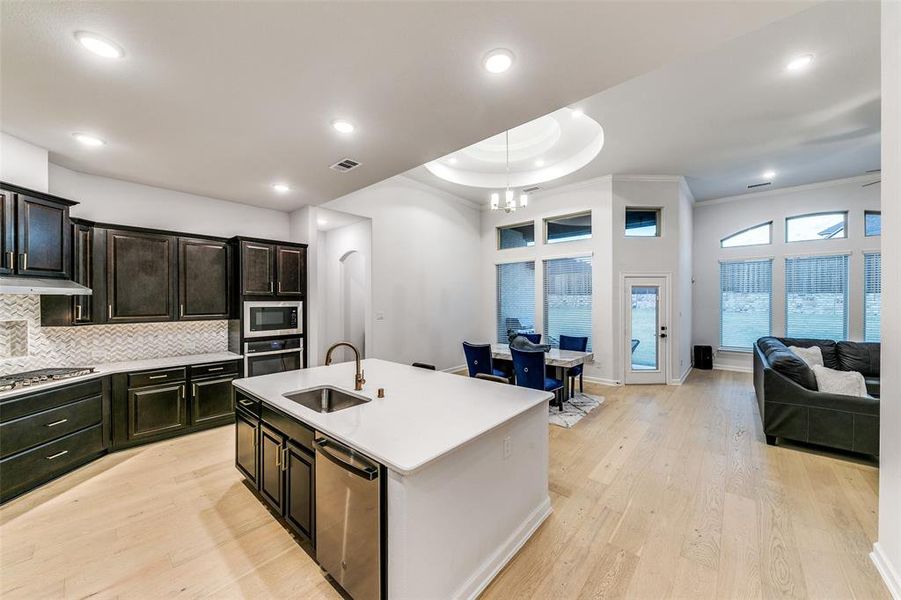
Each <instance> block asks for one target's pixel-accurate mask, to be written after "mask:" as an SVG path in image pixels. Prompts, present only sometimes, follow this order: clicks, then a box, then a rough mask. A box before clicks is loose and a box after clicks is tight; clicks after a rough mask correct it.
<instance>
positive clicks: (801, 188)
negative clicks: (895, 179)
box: [695, 173, 878, 207]
mask: <svg viewBox="0 0 901 600" xmlns="http://www.w3.org/2000/svg"><path fill="white" fill-rule="evenodd" d="M874 175H878V174H876V173H867V174H865V175H855V176H854V177H843V178H842V179H828V180H826V181H818V182H815V183H805V184H803V185H793V186H788V187H783V188H774V189H771V190H764V191H761V192H748V193H747V194H738V195H737V196H724V197H723V198H713V199H711V200H696V201H695V207H700V206H712V205H716V204H726V203H729V202H735V201H736V200H751V199H754V198H768V197H770V196H779V195H782V194H794V193H796V192H807V191H811V190H821V189H824V188H831V187H837V186H840V185H847V184H851V183H862V182H867V181H869V180H871V179H872V178H873V176H874Z"/></svg>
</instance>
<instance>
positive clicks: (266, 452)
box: [258, 423, 284, 514]
mask: <svg viewBox="0 0 901 600" xmlns="http://www.w3.org/2000/svg"><path fill="white" fill-rule="evenodd" d="M283 441H284V436H283V435H282V434H281V433H279V432H278V431H275V430H274V429H272V428H270V427H267V426H266V424H265V423H264V424H262V425H261V426H260V462H259V472H258V473H259V478H260V495H261V496H262V497H263V500H265V501H266V502H267V503H268V504H269V505H270V506H271V507H272V508H273V509H275V511H276V512H277V513H279V514H281V513H282V506H283V504H284V500H283V491H284V486H283V482H284V477H283V475H282V460H283V450H284V443H283Z"/></svg>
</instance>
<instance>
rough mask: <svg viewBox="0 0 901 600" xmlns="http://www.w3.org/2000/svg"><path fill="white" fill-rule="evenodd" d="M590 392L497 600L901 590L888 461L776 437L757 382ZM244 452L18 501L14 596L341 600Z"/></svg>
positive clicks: (216, 451)
mask: <svg viewBox="0 0 901 600" xmlns="http://www.w3.org/2000/svg"><path fill="white" fill-rule="evenodd" d="M587 387H588V388H589V389H588V390H587V391H590V392H592V393H596V394H600V395H603V396H605V397H606V398H607V401H606V402H605V403H604V404H603V405H602V406H601V407H600V408H599V409H597V410H595V411H593V412H592V413H591V414H589V415H588V416H587V417H586V418H584V419H583V420H582V421H580V422H579V424H578V425H577V426H576V427H574V428H573V429H569V430H567V429H562V428H558V427H551V428H550V451H551V456H550V465H551V472H550V493H551V500H552V502H553V506H554V513H553V514H552V515H551V516H550V517H549V518H548V520H547V521H546V522H545V523H544V524H543V525H542V526H541V527H540V528H539V529H538V531H537V532H536V533H535V535H534V536H533V538H532V539H531V540H529V542H528V543H527V544H526V545H525V546H524V547H523V548H522V550H520V552H519V553H518V554H517V556H516V557H515V558H514V559H513V560H512V561H511V563H510V564H509V565H507V567H506V568H505V569H504V570H503V571H502V572H501V573H500V574H499V575H498V577H497V578H496V579H495V581H494V582H493V583H492V584H491V585H490V586H489V587H488V589H487V590H486V591H485V593H484V594H483V598H487V599H508V598H516V599H520V598H542V599H544V598H591V599H602V598H640V599H644V598H649V599H650V598H654V599H656V598H711V599H714V598H716V599H720V598H827V599H834V598H867V599H869V598H876V599H879V598H889V596H888V592H887V591H886V590H885V588H884V587H883V585H882V582H881V580H880V579H879V576H878V574H877V573H876V571H875V569H874V567H873V566H872V564H870V561H869V558H868V556H867V555H868V553H869V551H870V549H871V547H872V543H873V541H874V540H875V536H876V516H877V513H876V510H877V496H876V490H877V489H878V469H877V468H876V467H875V466H874V465H873V464H869V463H867V462H866V461H863V460H861V459H859V458H854V457H848V456H840V455H835V454H831V453H828V452H824V451H821V450H813V449H810V448H800V447H791V446H780V447H776V448H773V447H770V446H767V445H766V444H765V443H764V439H763V434H762V431H761V429H760V424H759V418H758V417H757V409H756V406H755V400H754V395H753V389H752V387H751V378H750V376H749V375H747V374H740V373H727V372H721V371H714V372H704V371H696V372H694V373H693V374H692V375H691V376H690V377H689V379H688V380H687V381H686V383H685V385H682V386H627V387H619V388H612V387H603V386H590V385H589V386H587ZM233 444H234V436H233V430H232V428H231V427H222V428H219V429H214V430H211V431H206V432H202V433H198V434H194V435H191V436H188V437H184V438H179V439H175V440H171V441H166V442H161V443H158V444H153V445H150V446H145V447H142V448H135V449H131V450H127V451H125V452H121V453H117V454H113V455H110V456H107V457H104V458H103V459H101V460H99V461H96V462H94V463H92V464H90V465H87V466H86V467H83V468H81V469H79V470H78V471H76V472H74V473H70V474H69V475H67V476H65V477H63V478H61V479H58V480H56V481H54V482H52V483H50V484H49V485H46V486H44V487H43V488H40V489H39V490H36V491H34V492H32V493H30V494H27V495H26V496H24V497H22V498H19V499H17V500H14V501H12V502H9V503H8V504H6V505H5V506H3V507H2V508H0V596H2V597H3V598H4V599H13V598H25V599H28V600H31V599H37V598H41V599H43V598H86V597H91V598H121V599H126V598H135V599H144V598H173V597H189V598H260V599H263V598H289V597H293V598H312V599H319V598H327V599H338V598H339V595H338V594H337V593H336V592H335V591H334V590H333V589H332V588H331V586H330V585H329V584H328V582H327V581H326V580H325V579H324V578H323V576H322V573H321V571H320V570H319V568H318V567H317V566H316V564H315V563H314V562H313V561H312V560H311V559H310V558H309V557H308V556H307V555H306V554H305V553H304V552H303V550H301V549H300V547H299V546H297V545H296V544H295V543H294V541H293V539H292V538H291V536H290V534H289V533H288V532H287V531H286V530H285V529H284V528H282V527H281V526H280V525H279V524H278V523H277V522H276V521H275V520H274V519H273V518H272V517H271V515H270V514H269V513H268V511H267V510H266V509H265V508H263V506H262V505H261V504H260V503H259V502H258V501H257V500H256V498H254V497H253V496H252V494H251V493H250V492H249V491H248V490H247V489H246V488H245V487H244V485H243V483H242V482H241V479H240V477H239V475H238V473H237V471H236V470H235V468H234V466H233Z"/></svg>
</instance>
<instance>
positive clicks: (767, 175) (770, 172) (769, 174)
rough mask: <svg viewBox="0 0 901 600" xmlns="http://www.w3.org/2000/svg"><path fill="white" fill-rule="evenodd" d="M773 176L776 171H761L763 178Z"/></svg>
mask: <svg viewBox="0 0 901 600" xmlns="http://www.w3.org/2000/svg"><path fill="white" fill-rule="evenodd" d="M775 176H776V171H764V172H763V178H764V179H772V178H773V177H775Z"/></svg>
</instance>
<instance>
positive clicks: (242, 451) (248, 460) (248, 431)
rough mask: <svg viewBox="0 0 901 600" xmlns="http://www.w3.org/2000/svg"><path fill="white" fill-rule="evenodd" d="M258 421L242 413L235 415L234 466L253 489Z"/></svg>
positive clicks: (238, 412) (258, 429) (257, 442)
mask: <svg viewBox="0 0 901 600" xmlns="http://www.w3.org/2000/svg"><path fill="white" fill-rule="evenodd" d="M259 436H260V421H259V419H255V418H253V417H251V416H249V415H247V414H246V413H245V412H244V411H240V410H239V411H237V412H236V413H235V466H236V467H238V470H239V471H241V473H243V474H244V477H245V478H247V481H249V482H250V483H252V484H253V485H254V487H256V484H257V460H258V456H257V445H258V444H259V439H260V438H259Z"/></svg>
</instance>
